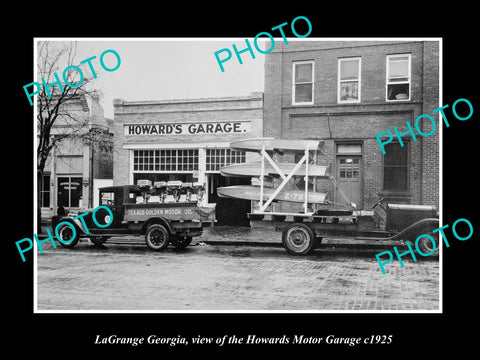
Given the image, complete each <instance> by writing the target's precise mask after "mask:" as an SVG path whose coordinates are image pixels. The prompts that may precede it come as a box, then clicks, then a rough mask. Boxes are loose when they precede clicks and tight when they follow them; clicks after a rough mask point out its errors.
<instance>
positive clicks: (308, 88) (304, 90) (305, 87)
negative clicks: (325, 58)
mask: <svg viewBox="0 0 480 360" xmlns="http://www.w3.org/2000/svg"><path fill="white" fill-rule="evenodd" d="M292 80H293V81H292V84H293V85H292V104H293V105H312V104H313V61H297V62H294V63H293V79H292Z"/></svg>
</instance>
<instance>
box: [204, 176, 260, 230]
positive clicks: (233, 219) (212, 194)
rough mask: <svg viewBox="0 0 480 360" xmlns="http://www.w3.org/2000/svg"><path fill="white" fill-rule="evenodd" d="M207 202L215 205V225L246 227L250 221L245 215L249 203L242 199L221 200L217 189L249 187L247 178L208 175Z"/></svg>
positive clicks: (248, 209)
mask: <svg viewBox="0 0 480 360" xmlns="http://www.w3.org/2000/svg"><path fill="white" fill-rule="evenodd" d="M207 176H208V202H209V203H216V204H217V205H216V207H215V217H216V219H217V225H236V226H248V225H249V224H250V220H249V219H248V217H247V213H249V212H250V210H251V201H250V200H242V199H228V198H221V197H219V196H218V195H217V188H219V187H222V186H233V185H249V184H250V178H247V177H224V176H222V175H220V174H208V175H207Z"/></svg>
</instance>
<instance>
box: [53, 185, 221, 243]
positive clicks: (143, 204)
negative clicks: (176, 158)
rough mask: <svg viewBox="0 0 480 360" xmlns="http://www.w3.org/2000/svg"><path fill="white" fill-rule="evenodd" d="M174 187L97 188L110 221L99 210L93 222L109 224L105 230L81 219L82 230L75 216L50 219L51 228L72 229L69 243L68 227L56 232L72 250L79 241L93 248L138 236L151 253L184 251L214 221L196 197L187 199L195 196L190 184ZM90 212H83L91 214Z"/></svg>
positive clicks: (211, 214) (79, 220) (89, 220)
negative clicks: (114, 239)
mask: <svg viewBox="0 0 480 360" xmlns="http://www.w3.org/2000/svg"><path fill="white" fill-rule="evenodd" d="M161 183H163V182H161ZM174 183H175V184H173V185H171V184H166V183H164V184H160V185H159V184H158V183H155V185H158V186H154V187H153V188H151V186H150V184H148V182H147V183H145V182H143V183H142V184H141V186H138V185H124V186H110V187H104V188H100V189H99V193H100V194H99V195H100V197H99V199H100V205H102V206H106V207H108V209H110V211H111V212H112V214H113V220H111V218H110V214H109V213H108V211H107V210H106V209H105V208H102V207H99V208H98V210H97V211H96V213H95V218H96V221H97V222H98V223H99V224H100V225H101V226H102V225H103V226H106V224H108V223H109V222H110V221H111V224H110V225H109V226H108V227H103V228H102V227H99V226H97V225H96V224H95V223H94V221H93V219H92V216H84V217H83V220H84V221H85V225H86V227H87V229H85V227H84V226H83V224H82V221H81V219H74V217H75V216H76V215H74V214H68V215H56V216H53V217H52V228H55V227H56V226H57V224H59V223H60V222H64V221H67V222H69V223H71V224H73V225H74V227H75V230H76V237H75V239H73V240H72V241H70V242H69V240H70V239H71V238H72V235H73V231H72V228H71V226H70V225H68V224H63V225H60V227H59V229H58V234H59V236H60V237H61V238H62V240H63V241H64V242H67V243H66V244H65V243H63V242H60V244H61V245H62V246H64V247H74V246H75V245H76V244H77V243H78V240H79V238H90V240H91V241H92V242H93V243H94V244H96V245H101V244H103V243H104V242H105V241H107V239H109V238H110V237H113V236H125V235H137V236H144V237H145V243H146V244H147V246H148V247H149V248H150V249H151V250H154V251H161V250H163V249H165V248H166V247H167V246H168V245H169V244H170V243H171V244H172V245H174V246H175V247H177V248H184V247H186V246H188V245H189V244H190V242H191V241H192V237H195V236H200V235H201V234H202V231H203V223H205V222H213V221H214V218H215V209H214V208H204V207H201V206H199V205H198V201H196V200H195V196H191V195H190V194H191V193H192V192H193V193H197V195H198V192H199V191H196V190H199V189H198V188H197V189H194V188H193V187H192V185H191V184H190V185H189V186H183V185H185V184H182V183H180V182H174ZM167 189H168V191H167ZM192 190H193V191H192ZM200 191H201V190H200ZM182 192H183V193H184V194H185V193H187V196H185V195H183V196H182V195H181V193H182ZM167 194H169V195H167ZM172 194H173V195H172ZM168 198H170V201H169V199H168ZM197 198H200V196H197ZM93 210H94V209H86V210H85V211H86V212H88V213H89V214H91V213H92V211H93Z"/></svg>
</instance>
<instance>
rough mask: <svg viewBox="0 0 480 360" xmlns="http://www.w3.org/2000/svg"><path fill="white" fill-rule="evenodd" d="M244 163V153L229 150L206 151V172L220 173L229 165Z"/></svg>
mask: <svg viewBox="0 0 480 360" xmlns="http://www.w3.org/2000/svg"><path fill="white" fill-rule="evenodd" d="M244 162H245V151H237V150H231V149H207V164H206V165H207V168H206V169H207V171H220V168H222V167H224V166H228V165H231V164H239V163H244Z"/></svg>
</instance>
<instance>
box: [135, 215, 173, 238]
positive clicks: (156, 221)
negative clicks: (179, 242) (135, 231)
mask: <svg viewBox="0 0 480 360" xmlns="http://www.w3.org/2000/svg"><path fill="white" fill-rule="evenodd" d="M152 224H160V225H163V226H165V228H166V229H167V230H168V232H169V233H170V234H175V231H174V230H173V227H172V224H170V221H168V220H167V219H165V218H162V217H154V218H150V219H148V220H147V221H145V223H144V224H143V226H142V229H141V230H140V234H141V235H144V234H145V232H146V231H147V228H148V227H149V226H150V225H152Z"/></svg>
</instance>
